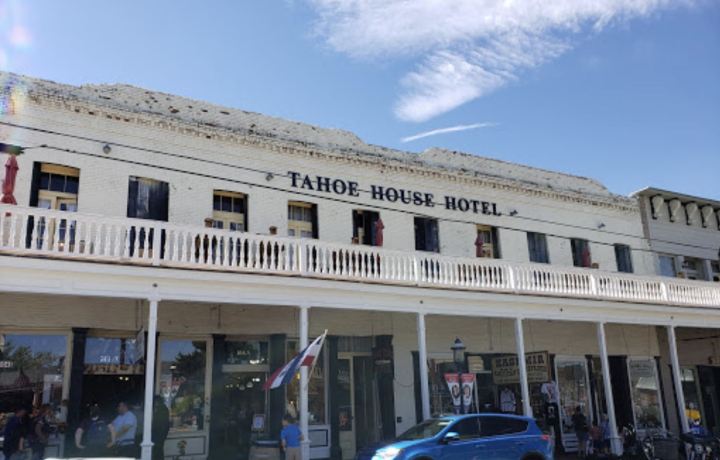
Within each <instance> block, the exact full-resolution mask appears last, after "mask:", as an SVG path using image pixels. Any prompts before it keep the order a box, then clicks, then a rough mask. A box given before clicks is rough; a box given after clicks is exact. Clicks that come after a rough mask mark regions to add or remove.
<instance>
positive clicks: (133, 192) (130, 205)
mask: <svg viewBox="0 0 720 460" xmlns="http://www.w3.org/2000/svg"><path fill="white" fill-rule="evenodd" d="M137 196H138V181H137V179H136V178H134V177H131V178H130V182H129V185H128V201H127V216H128V217H137Z"/></svg>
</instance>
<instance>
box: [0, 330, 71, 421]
mask: <svg viewBox="0 0 720 460" xmlns="http://www.w3.org/2000/svg"><path fill="white" fill-rule="evenodd" d="M66 347H67V338H66V337H65V336H64V335H20V334H5V335H0V389H1V391H0V432H2V430H3V429H4V427H5V423H6V420H7V417H8V416H9V415H10V414H12V413H13V412H14V411H15V410H16V409H17V408H18V407H28V408H29V407H31V406H39V405H41V404H50V405H51V406H52V408H53V410H54V411H55V412H56V413H59V412H61V411H62V409H61V402H62V390H63V374H64V372H63V371H64V367H65V352H66Z"/></svg>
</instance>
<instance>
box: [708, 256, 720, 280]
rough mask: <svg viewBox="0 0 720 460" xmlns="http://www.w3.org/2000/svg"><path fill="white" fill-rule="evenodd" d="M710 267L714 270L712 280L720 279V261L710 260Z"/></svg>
mask: <svg viewBox="0 0 720 460" xmlns="http://www.w3.org/2000/svg"><path fill="white" fill-rule="evenodd" d="M710 269H711V270H712V280H713V281H720V261H718V260H716V261H713V262H710Z"/></svg>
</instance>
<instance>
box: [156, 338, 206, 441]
mask: <svg viewBox="0 0 720 460" xmlns="http://www.w3.org/2000/svg"><path fill="white" fill-rule="evenodd" d="M206 363H207V356H206V351H205V342H204V341H192V340H163V341H161V342H160V375H159V378H158V386H159V394H160V396H162V398H163V400H164V401H165V404H166V405H167V407H168V408H169V409H170V427H171V428H170V429H171V430H172V431H196V430H202V429H203V423H204V420H203V419H204V416H203V415H204V408H205V369H206V365H207V364H206Z"/></svg>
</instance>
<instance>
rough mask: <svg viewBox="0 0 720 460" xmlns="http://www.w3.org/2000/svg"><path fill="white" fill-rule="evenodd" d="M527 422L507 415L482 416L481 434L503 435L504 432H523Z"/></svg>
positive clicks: (525, 429)
mask: <svg viewBox="0 0 720 460" xmlns="http://www.w3.org/2000/svg"><path fill="white" fill-rule="evenodd" d="M527 427H528V424H527V422H526V421H524V420H518V419H514V418H507V417H483V418H482V435H483V436H503V435H506V434H515V433H524V432H525V431H527Z"/></svg>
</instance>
